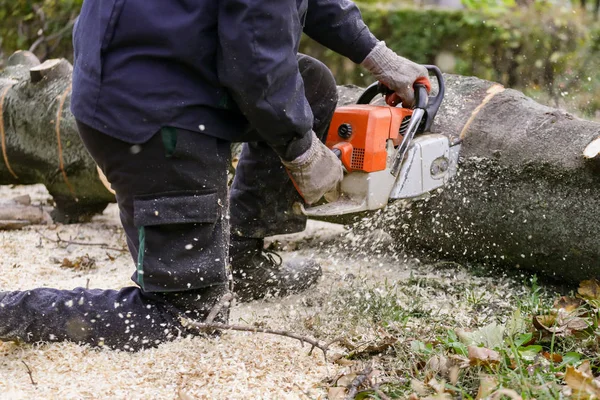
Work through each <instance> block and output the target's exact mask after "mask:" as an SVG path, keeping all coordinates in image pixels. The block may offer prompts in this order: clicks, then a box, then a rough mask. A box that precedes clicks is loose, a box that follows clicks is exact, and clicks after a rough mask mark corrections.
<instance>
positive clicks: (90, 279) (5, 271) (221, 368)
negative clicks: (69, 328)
mask: <svg viewBox="0 0 600 400" xmlns="http://www.w3.org/2000/svg"><path fill="white" fill-rule="evenodd" d="M23 193H27V194H29V195H30V196H31V197H32V199H33V202H34V203H36V202H37V203H43V202H45V201H46V200H47V198H48V195H47V192H46V191H45V189H44V188H43V186H29V187H16V188H11V187H6V186H4V187H0V198H2V197H10V196H16V195H19V194H23ZM363 236H366V239H365V237H357V236H356V234H355V233H352V232H350V231H348V230H346V229H345V228H344V227H343V226H340V225H333V224H326V223H320V222H315V221H311V222H310V224H309V227H308V229H307V230H306V231H305V232H303V233H301V234H296V235H288V236H283V237H277V238H272V239H271V240H270V241H271V242H273V243H274V246H275V247H277V248H283V249H284V251H282V252H281V254H282V256H283V257H284V259H289V258H292V257H299V256H309V257H314V258H316V259H317V260H319V262H321V264H322V266H323V270H324V275H323V278H322V280H321V282H320V283H319V285H318V286H317V287H316V288H314V289H311V290H309V291H307V292H305V293H303V294H301V295H295V296H290V297H288V298H285V299H266V300H262V301H255V302H252V303H248V304H238V305H236V306H235V308H234V309H233V312H232V318H231V322H232V323H237V324H260V325H261V326H268V327H271V328H276V329H284V330H286V329H287V330H294V329H296V328H297V327H298V326H300V325H299V324H298V321H302V320H306V318H307V317H308V316H312V317H314V316H316V315H319V312H320V311H319V307H320V306H319V304H321V305H322V304H323V301H325V303H327V299H328V298H329V296H330V295H331V296H333V294H334V293H337V292H338V291H339V290H341V289H344V288H345V287H349V286H351V285H353V284H354V283H353V282H356V281H357V280H358V279H360V280H361V282H367V283H369V284H370V285H372V287H375V288H377V287H379V286H381V287H383V286H384V285H388V284H390V283H391V282H392V283H393V282H398V281H406V280H408V279H414V278H415V277H426V278H427V279H429V280H430V281H431V280H434V281H438V282H449V281H453V282H459V281H466V280H468V281H469V287H470V288H471V289H470V290H473V292H474V293H475V294H476V295H477V296H484V297H485V296H487V299H488V301H487V303H486V304H488V305H490V307H488V308H490V310H488V311H486V310H485V309H483V310H480V312H478V313H477V315H476V316H474V314H473V313H470V312H469V310H463V309H461V308H460V307H462V305H460V304H457V302H456V300H455V299H456V296H454V295H453V294H452V289H451V287H454V284H453V285H452V286H450V285H448V286H444V287H441V289H440V286H437V287H435V288H434V287H432V286H427V285H426V284H419V285H417V286H414V288H412V289H411V292H410V293H412V295H413V296H414V298H413V299H411V298H410V297H411V296H407V299H406V301H407V302H410V301H414V300H415V298H421V299H423V301H422V302H421V303H420V304H421V305H420V307H424V308H427V309H431V310H435V312H436V315H452V318H453V321H454V322H453V323H455V324H460V325H463V326H469V325H472V324H473V323H479V322H483V319H485V318H483V317H482V315H486V312H487V313H488V314H490V315H491V313H492V312H497V311H498V309H502V307H506V306H507V304H509V303H510V301H511V300H510V299H511V293H510V292H509V289H508V288H509V287H510V286H511V285H510V284H509V282H508V281H504V280H502V279H501V278H497V277H496V278H492V277H474V276H471V275H469V274H468V273H466V272H464V271H456V270H448V269H447V268H442V269H439V268H437V267H436V265H431V264H429V265H427V264H423V263H421V262H419V260H416V259H414V258H406V257H404V256H403V255H399V254H392V253H390V252H386V251H385V243H386V241H387V240H390V238H388V237H386V236H385V235H384V234H381V233H380V232H370V233H369V232H367V233H364V234H363ZM58 238H60V241H59V242H58V243H57V241H58V240H59V239H58ZM67 241H76V242H84V243H104V244H106V245H107V246H108V247H110V248H111V249H107V248H104V247H102V246H91V245H78V244H68V243H67ZM124 243H125V242H124V237H123V233H122V230H121V228H120V226H119V222H118V214H117V210H116V207H115V206H114V205H110V206H109V207H108V208H107V209H106V210H105V212H104V213H103V215H101V216H98V217H96V218H95V219H94V220H93V222H91V223H86V224H74V225H56V226H31V227H27V228H25V229H22V230H18V231H2V232H0V248H1V249H2V250H1V255H2V256H1V258H0V271H1V272H2V273H1V274H0V290H23V289H29V288H34V287H40V286H48V287H57V288H64V289H71V288H74V287H86V286H87V287H90V288H96V287H97V288H114V289H116V288H120V287H123V286H128V285H132V282H131V281H130V276H131V274H132V272H133V269H134V267H133V264H132V261H131V259H130V256H129V254H128V253H126V252H124V251H119V250H118V249H119V248H122V247H123V246H124ZM367 243H369V244H371V245H373V244H374V243H379V244H380V245H379V246H371V247H368V246H367V247H365V246H366V244H367ZM84 256H87V257H89V259H93V260H95V266H94V267H93V268H91V269H80V270H77V269H73V268H66V267H63V266H61V264H63V260H65V259H68V260H71V261H74V260H77V259H78V258H79V257H84ZM511 290H512V289H511ZM314 299H320V300H319V302H316V301H314ZM323 299H325V300H323ZM461 304H462V303H461ZM464 307H468V306H464ZM464 307H463V308H464ZM322 317H323V318H326V314H323V316H322ZM474 318H475V319H478V321H475V322H474V321H473V319H474ZM1 322H2V321H0V323H1ZM325 324H327V321H325ZM308 353H309V348H308V347H307V346H304V347H303V346H302V345H301V344H300V343H299V342H298V341H296V340H293V339H289V338H282V337H277V336H271V335H265V334H253V333H240V332H226V333H224V334H223V335H222V337H220V338H218V339H210V340H208V339H202V338H188V339H182V340H179V341H176V342H173V343H168V344H164V345H161V346H160V347H158V348H156V349H151V350H145V351H142V352H139V353H127V352H117V351H110V350H97V349H91V348H87V347H81V346H78V345H75V344H70V343H62V344H42V345H33V346H32V345H16V344H14V343H0V398H1V399H184V400H188V399H208V398H210V399H259V398H260V399H324V398H327V392H328V391H327V389H328V388H327V382H328V381H329V379H331V377H333V376H336V375H338V374H340V372H341V371H343V369H344V368H346V367H345V366H343V365H340V364H338V363H334V362H331V361H329V360H328V361H326V360H325V359H324V357H323V354H322V353H321V352H319V351H314V352H313V353H312V354H310V355H309V354H308Z"/></svg>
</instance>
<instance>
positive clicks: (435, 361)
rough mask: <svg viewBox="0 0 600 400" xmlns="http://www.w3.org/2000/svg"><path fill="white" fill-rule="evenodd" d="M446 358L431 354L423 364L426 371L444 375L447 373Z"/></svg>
mask: <svg viewBox="0 0 600 400" xmlns="http://www.w3.org/2000/svg"><path fill="white" fill-rule="evenodd" d="M448 364H449V363H448V359H447V358H446V357H444V356H443V355H439V356H437V355H436V356H432V357H431V358H430V359H429V360H428V361H427V364H426V365H425V368H426V369H427V371H430V372H433V374H438V373H439V374H441V375H446V374H447V373H448V366H449V365H448Z"/></svg>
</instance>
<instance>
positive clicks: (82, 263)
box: [60, 254, 96, 271]
mask: <svg viewBox="0 0 600 400" xmlns="http://www.w3.org/2000/svg"><path fill="white" fill-rule="evenodd" d="M60 266H61V267H63V268H71V269H74V270H77V271H89V270H92V269H95V268H96V259H95V258H93V257H90V256H89V255H87V254H86V255H85V256H81V257H77V258H76V259H75V260H69V259H68V258H65V259H63V261H62V263H61V265H60Z"/></svg>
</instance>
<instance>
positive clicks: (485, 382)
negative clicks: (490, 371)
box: [475, 375, 498, 400]
mask: <svg viewBox="0 0 600 400" xmlns="http://www.w3.org/2000/svg"><path fill="white" fill-rule="evenodd" d="M496 387H498V379H496V378H495V377H493V376H490V375H483V376H482V377H481V379H480V380H479V390H477V397H475V399H476V400H481V399H486V398H487V397H488V396H489V395H491V394H492V393H493V391H494V389H496Z"/></svg>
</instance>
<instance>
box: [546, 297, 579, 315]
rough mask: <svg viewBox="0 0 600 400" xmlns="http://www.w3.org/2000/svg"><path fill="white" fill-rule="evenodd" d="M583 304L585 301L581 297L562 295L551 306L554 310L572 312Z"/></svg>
mask: <svg viewBox="0 0 600 400" xmlns="http://www.w3.org/2000/svg"><path fill="white" fill-rule="evenodd" d="M584 304H585V302H584V301H583V300H582V299H579V298H576V297H568V296H562V297H561V298H559V299H558V300H556V301H555V302H554V306H553V308H554V309H555V310H564V312H567V313H573V312H575V311H576V310H577V309H578V308H579V307H581V306H582V305H584Z"/></svg>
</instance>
